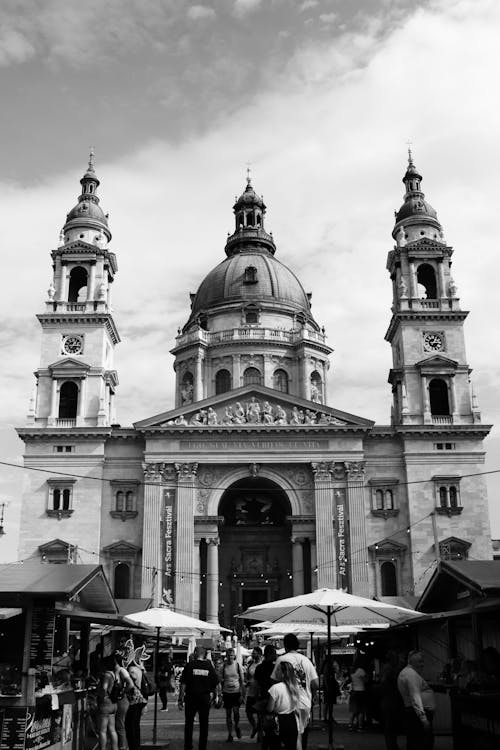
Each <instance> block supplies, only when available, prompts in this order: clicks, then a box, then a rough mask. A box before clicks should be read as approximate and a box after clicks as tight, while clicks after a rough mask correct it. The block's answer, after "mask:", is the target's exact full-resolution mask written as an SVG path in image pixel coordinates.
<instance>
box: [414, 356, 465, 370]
mask: <svg viewBox="0 0 500 750" xmlns="http://www.w3.org/2000/svg"><path fill="white" fill-rule="evenodd" d="M415 367H419V368H422V367H430V368H433V369H443V367H444V368H446V369H448V370H449V369H450V367H451V368H452V369H454V370H455V369H456V368H457V367H458V362H457V361H456V360H455V359H450V358H449V357H443V356H442V355H441V354H437V355H435V356H434V357H428V358H427V359H421V360H420V361H419V362H415Z"/></svg>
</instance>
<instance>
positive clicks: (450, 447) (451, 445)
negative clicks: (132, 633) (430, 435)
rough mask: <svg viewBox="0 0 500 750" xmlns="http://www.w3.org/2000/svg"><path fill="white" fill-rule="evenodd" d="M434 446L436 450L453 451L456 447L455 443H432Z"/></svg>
mask: <svg viewBox="0 0 500 750" xmlns="http://www.w3.org/2000/svg"><path fill="white" fill-rule="evenodd" d="M434 448H435V450H437V451H454V450H455V448H456V444H455V443H434Z"/></svg>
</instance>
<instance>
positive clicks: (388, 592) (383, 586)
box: [368, 538, 407, 596]
mask: <svg viewBox="0 0 500 750" xmlns="http://www.w3.org/2000/svg"><path fill="white" fill-rule="evenodd" d="M368 551H369V552H370V555H371V557H372V560H373V562H374V564H375V578H376V590H377V595H378V596H398V595H399V594H400V592H401V570H402V564H403V558H404V556H405V554H406V551H407V547H406V545H404V544H401V543H400V542H397V541H395V540H394V539H391V538H387V539H382V540H381V541H379V542H376V543H375V544H372V545H370V546H369V547H368Z"/></svg>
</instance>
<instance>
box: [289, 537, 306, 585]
mask: <svg viewBox="0 0 500 750" xmlns="http://www.w3.org/2000/svg"><path fill="white" fill-rule="evenodd" d="M303 541H304V540H303V539H302V537H296V536H295V537H293V538H292V566H293V569H292V572H293V579H292V583H293V595H294V596H298V595H299V594H303V593H304V548H303V546H302V544H303Z"/></svg>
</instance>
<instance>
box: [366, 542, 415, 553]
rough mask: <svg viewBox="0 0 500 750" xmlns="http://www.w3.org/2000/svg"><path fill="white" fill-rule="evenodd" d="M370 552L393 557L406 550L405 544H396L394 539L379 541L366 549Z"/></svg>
mask: <svg viewBox="0 0 500 750" xmlns="http://www.w3.org/2000/svg"><path fill="white" fill-rule="evenodd" d="M368 549H369V550H371V551H372V552H375V553H379V554H381V553H383V554H387V553H390V554H394V555H398V554H399V555H401V554H403V553H404V552H406V550H407V549H408V548H407V546H406V544H401V542H397V541H396V540H395V539H388V538H386V539H381V540H380V542H375V544H372V545H370V547H369V548H368Z"/></svg>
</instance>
